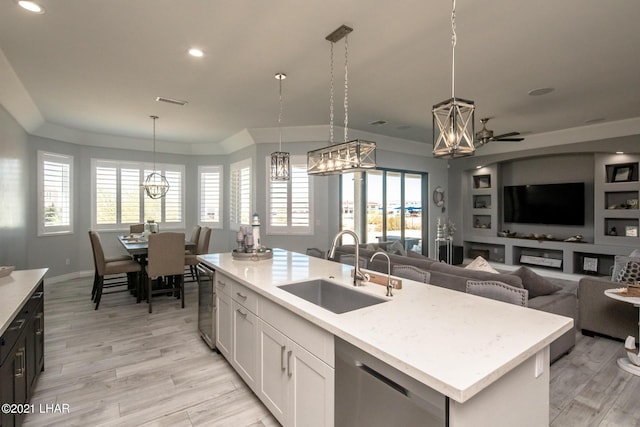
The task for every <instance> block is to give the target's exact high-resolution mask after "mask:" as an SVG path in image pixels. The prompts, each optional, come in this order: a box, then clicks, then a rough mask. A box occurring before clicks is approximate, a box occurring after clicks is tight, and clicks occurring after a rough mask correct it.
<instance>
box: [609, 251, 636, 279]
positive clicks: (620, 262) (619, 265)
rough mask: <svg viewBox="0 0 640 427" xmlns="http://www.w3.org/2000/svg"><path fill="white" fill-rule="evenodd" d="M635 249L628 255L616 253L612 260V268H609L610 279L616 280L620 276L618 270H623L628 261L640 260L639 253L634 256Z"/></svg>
mask: <svg viewBox="0 0 640 427" xmlns="http://www.w3.org/2000/svg"><path fill="white" fill-rule="evenodd" d="M635 252H636V251H633V252H631V255H629V256H622V255H616V257H615V259H614V261H613V269H612V270H611V281H612V282H617V281H618V278H619V276H620V272H622V271H623V270H624V268H625V267H626V266H627V263H628V262H629V261H634V262H640V255H639V256H635V255H634V253H635Z"/></svg>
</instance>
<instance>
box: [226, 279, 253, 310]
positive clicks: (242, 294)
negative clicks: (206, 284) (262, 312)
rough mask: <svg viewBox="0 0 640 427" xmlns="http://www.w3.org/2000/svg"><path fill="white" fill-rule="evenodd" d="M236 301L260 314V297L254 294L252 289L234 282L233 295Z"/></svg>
mask: <svg viewBox="0 0 640 427" xmlns="http://www.w3.org/2000/svg"><path fill="white" fill-rule="evenodd" d="M231 298H233V299H234V300H235V301H237V302H238V303H239V304H241V305H242V306H244V307H245V308H247V309H249V310H250V311H252V312H253V313H257V312H258V299H259V295H258V294H257V293H255V292H253V291H252V290H251V289H249V288H247V287H246V286H244V285H242V284H240V283H238V282H234V283H233V294H232V295H231Z"/></svg>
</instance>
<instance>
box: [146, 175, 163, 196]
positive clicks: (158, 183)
mask: <svg viewBox="0 0 640 427" xmlns="http://www.w3.org/2000/svg"><path fill="white" fill-rule="evenodd" d="M168 191H169V181H167V178H165V177H164V176H163V175H161V174H159V173H158V172H155V171H154V172H152V173H150V174H149V175H147V178H146V179H145V180H144V192H145V193H147V196H148V197H149V198H150V199H161V198H163V197H164V196H166V195H167V192H168Z"/></svg>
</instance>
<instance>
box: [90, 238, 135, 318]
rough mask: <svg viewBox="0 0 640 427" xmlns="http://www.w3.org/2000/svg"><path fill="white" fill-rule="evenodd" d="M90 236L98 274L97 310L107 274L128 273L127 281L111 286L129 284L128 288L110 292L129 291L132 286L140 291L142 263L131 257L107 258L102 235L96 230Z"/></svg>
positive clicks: (95, 281)
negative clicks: (101, 238)
mask: <svg viewBox="0 0 640 427" xmlns="http://www.w3.org/2000/svg"><path fill="white" fill-rule="evenodd" d="M89 238H90V240H91V248H92V249H93V260H94V263H95V269H96V275H95V277H94V284H93V286H94V290H93V292H92V294H93V301H94V302H95V303H96V308H95V309H96V310H97V309H98V307H99V306H100V299H101V298H102V294H103V288H104V281H105V277H106V276H113V275H119V274H126V275H127V281H126V282H120V283H118V284H114V283H112V284H111V286H110V287H113V286H118V285H120V286H122V285H127V288H126V289H121V290H118V291H112V292H109V293H116V292H129V291H130V290H131V289H132V287H135V289H136V290H137V292H138V293H139V292H140V286H139V284H140V272H141V271H142V267H141V266H140V264H139V263H138V262H136V261H134V260H132V259H131V258H129V257H127V258H126V259H124V258H106V257H105V256H104V249H103V247H102V241H101V240H100V235H99V234H98V233H97V232H95V231H89Z"/></svg>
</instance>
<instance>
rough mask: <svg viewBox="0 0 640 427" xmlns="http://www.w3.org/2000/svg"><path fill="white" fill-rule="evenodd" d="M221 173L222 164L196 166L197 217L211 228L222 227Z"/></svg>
mask: <svg viewBox="0 0 640 427" xmlns="http://www.w3.org/2000/svg"><path fill="white" fill-rule="evenodd" d="M222 173H223V168H222V166H199V167H198V198H199V199H198V206H199V209H198V215H199V217H198V218H199V222H200V223H201V224H206V225H209V226H210V227H212V228H222V176H223V175H222Z"/></svg>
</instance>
